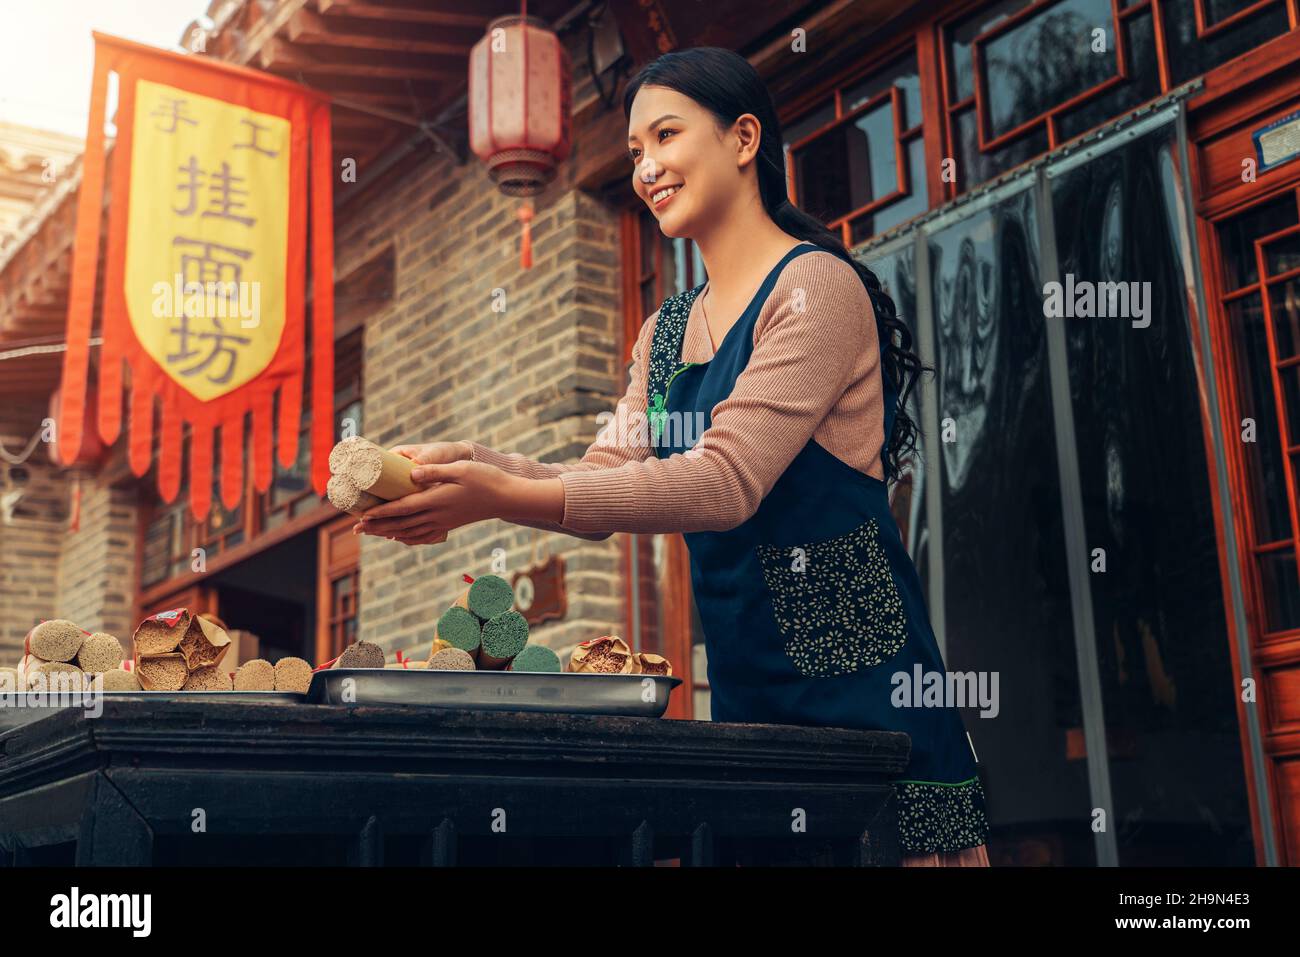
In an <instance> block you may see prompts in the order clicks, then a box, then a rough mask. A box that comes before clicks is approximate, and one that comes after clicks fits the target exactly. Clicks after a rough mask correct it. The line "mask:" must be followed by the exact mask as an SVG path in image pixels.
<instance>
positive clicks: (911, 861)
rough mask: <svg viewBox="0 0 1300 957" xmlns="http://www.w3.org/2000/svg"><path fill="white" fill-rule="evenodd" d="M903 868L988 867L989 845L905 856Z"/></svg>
mask: <svg viewBox="0 0 1300 957" xmlns="http://www.w3.org/2000/svg"><path fill="white" fill-rule="evenodd" d="M901 864H902V866H903V867H988V866H989V852H988V849H987V845H984V844H981V845H980V846H979V847H968V848H965V849H963V850H960V851H947V852H943V853H941V852H939V851H935V852H934V853H931V854H904V855H903V859H902V862H901Z"/></svg>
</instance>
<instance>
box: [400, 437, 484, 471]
mask: <svg viewBox="0 0 1300 957" xmlns="http://www.w3.org/2000/svg"><path fill="white" fill-rule="evenodd" d="M389 451H390V452H396V453H397V454H398V455H402V456H405V457H406V458H408V459H410V460H411V461H412V462H414V463H415V464H416V465H446V464H448V463H450V462H459V461H462V460H464V459H470V458H472V457H473V455H474V448H473V446H471V445H470V443H469V442H426V443H425V444H423V445H394V446H393V447H392V448H391V449H389Z"/></svg>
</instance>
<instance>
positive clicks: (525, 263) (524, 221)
mask: <svg viewBox="0 0 1300 957" xmlns="http://www.w3.org/2000/svg"><path fill="white" fill-rule="evenodd" d="M515 216H516V217H518V219H519V222H520V224H521V226H522V231H521V233H520V236H519V268H520V269H532V268H533V231H532V228H531V225H530V224H531V223H532V221H533V208H532V207H531V206H529V205H528V204H526V203H525V204H524V205H523V206H520V207H519V212H517V213H516V214H515Z"/></svg>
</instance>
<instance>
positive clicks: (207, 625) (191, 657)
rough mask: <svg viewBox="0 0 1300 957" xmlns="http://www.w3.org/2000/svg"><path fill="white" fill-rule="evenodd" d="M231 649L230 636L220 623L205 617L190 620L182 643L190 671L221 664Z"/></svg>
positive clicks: (182, 652) (181, 646) (181, 651)
mask: <svg viewBox="0 0 1300 957" xmlns="http://www.w3.org/2000/svg"><path fill="white" fill-rule="evenodd" d="M229 650H230V636H229V635H228V634H226V632H225V630H224V629H223V628H221V627H220V626H219V625H217V624H216V623H214V622H211V621H208V620H207V619H206V618H203V617H196V618H193V619H192V620H191V621H190V626H189V628H188V629H186V631H185V637H183V638H182V639H181V643H180V653H181V655H182V656H183V657H184V658H185V667H186V668H187V669H188V670H190V671H196V670H198V669H199V668H210V667H213V666H215V665H219V664H221V659H222V658H224V657H226V652H228V651H229Z"/></svg>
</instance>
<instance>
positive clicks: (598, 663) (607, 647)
mask: <svg viewBox="0 0 1300 957" xmlns="http://www.w3.org/2000/svg"><path fill="white" fill-rule="evenodd" d="M634 667H635V662H634V660H633V656H632V649H631V648H629V647H628V645H627V642H625V641H624V640H623V639H622V638H619V637H618V636H617V635H605V636H603V637H601V638H593V639H591V640H590V641H584V642H583V643H582V644H580V645H578V647H577V648H575V649H574V650H573V654H572V655H570V656H569V670H570V671H572V672H574V673H576V674H596V675H630V674H632V673H633V672H632V669H633V668H634Z"/></svg>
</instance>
